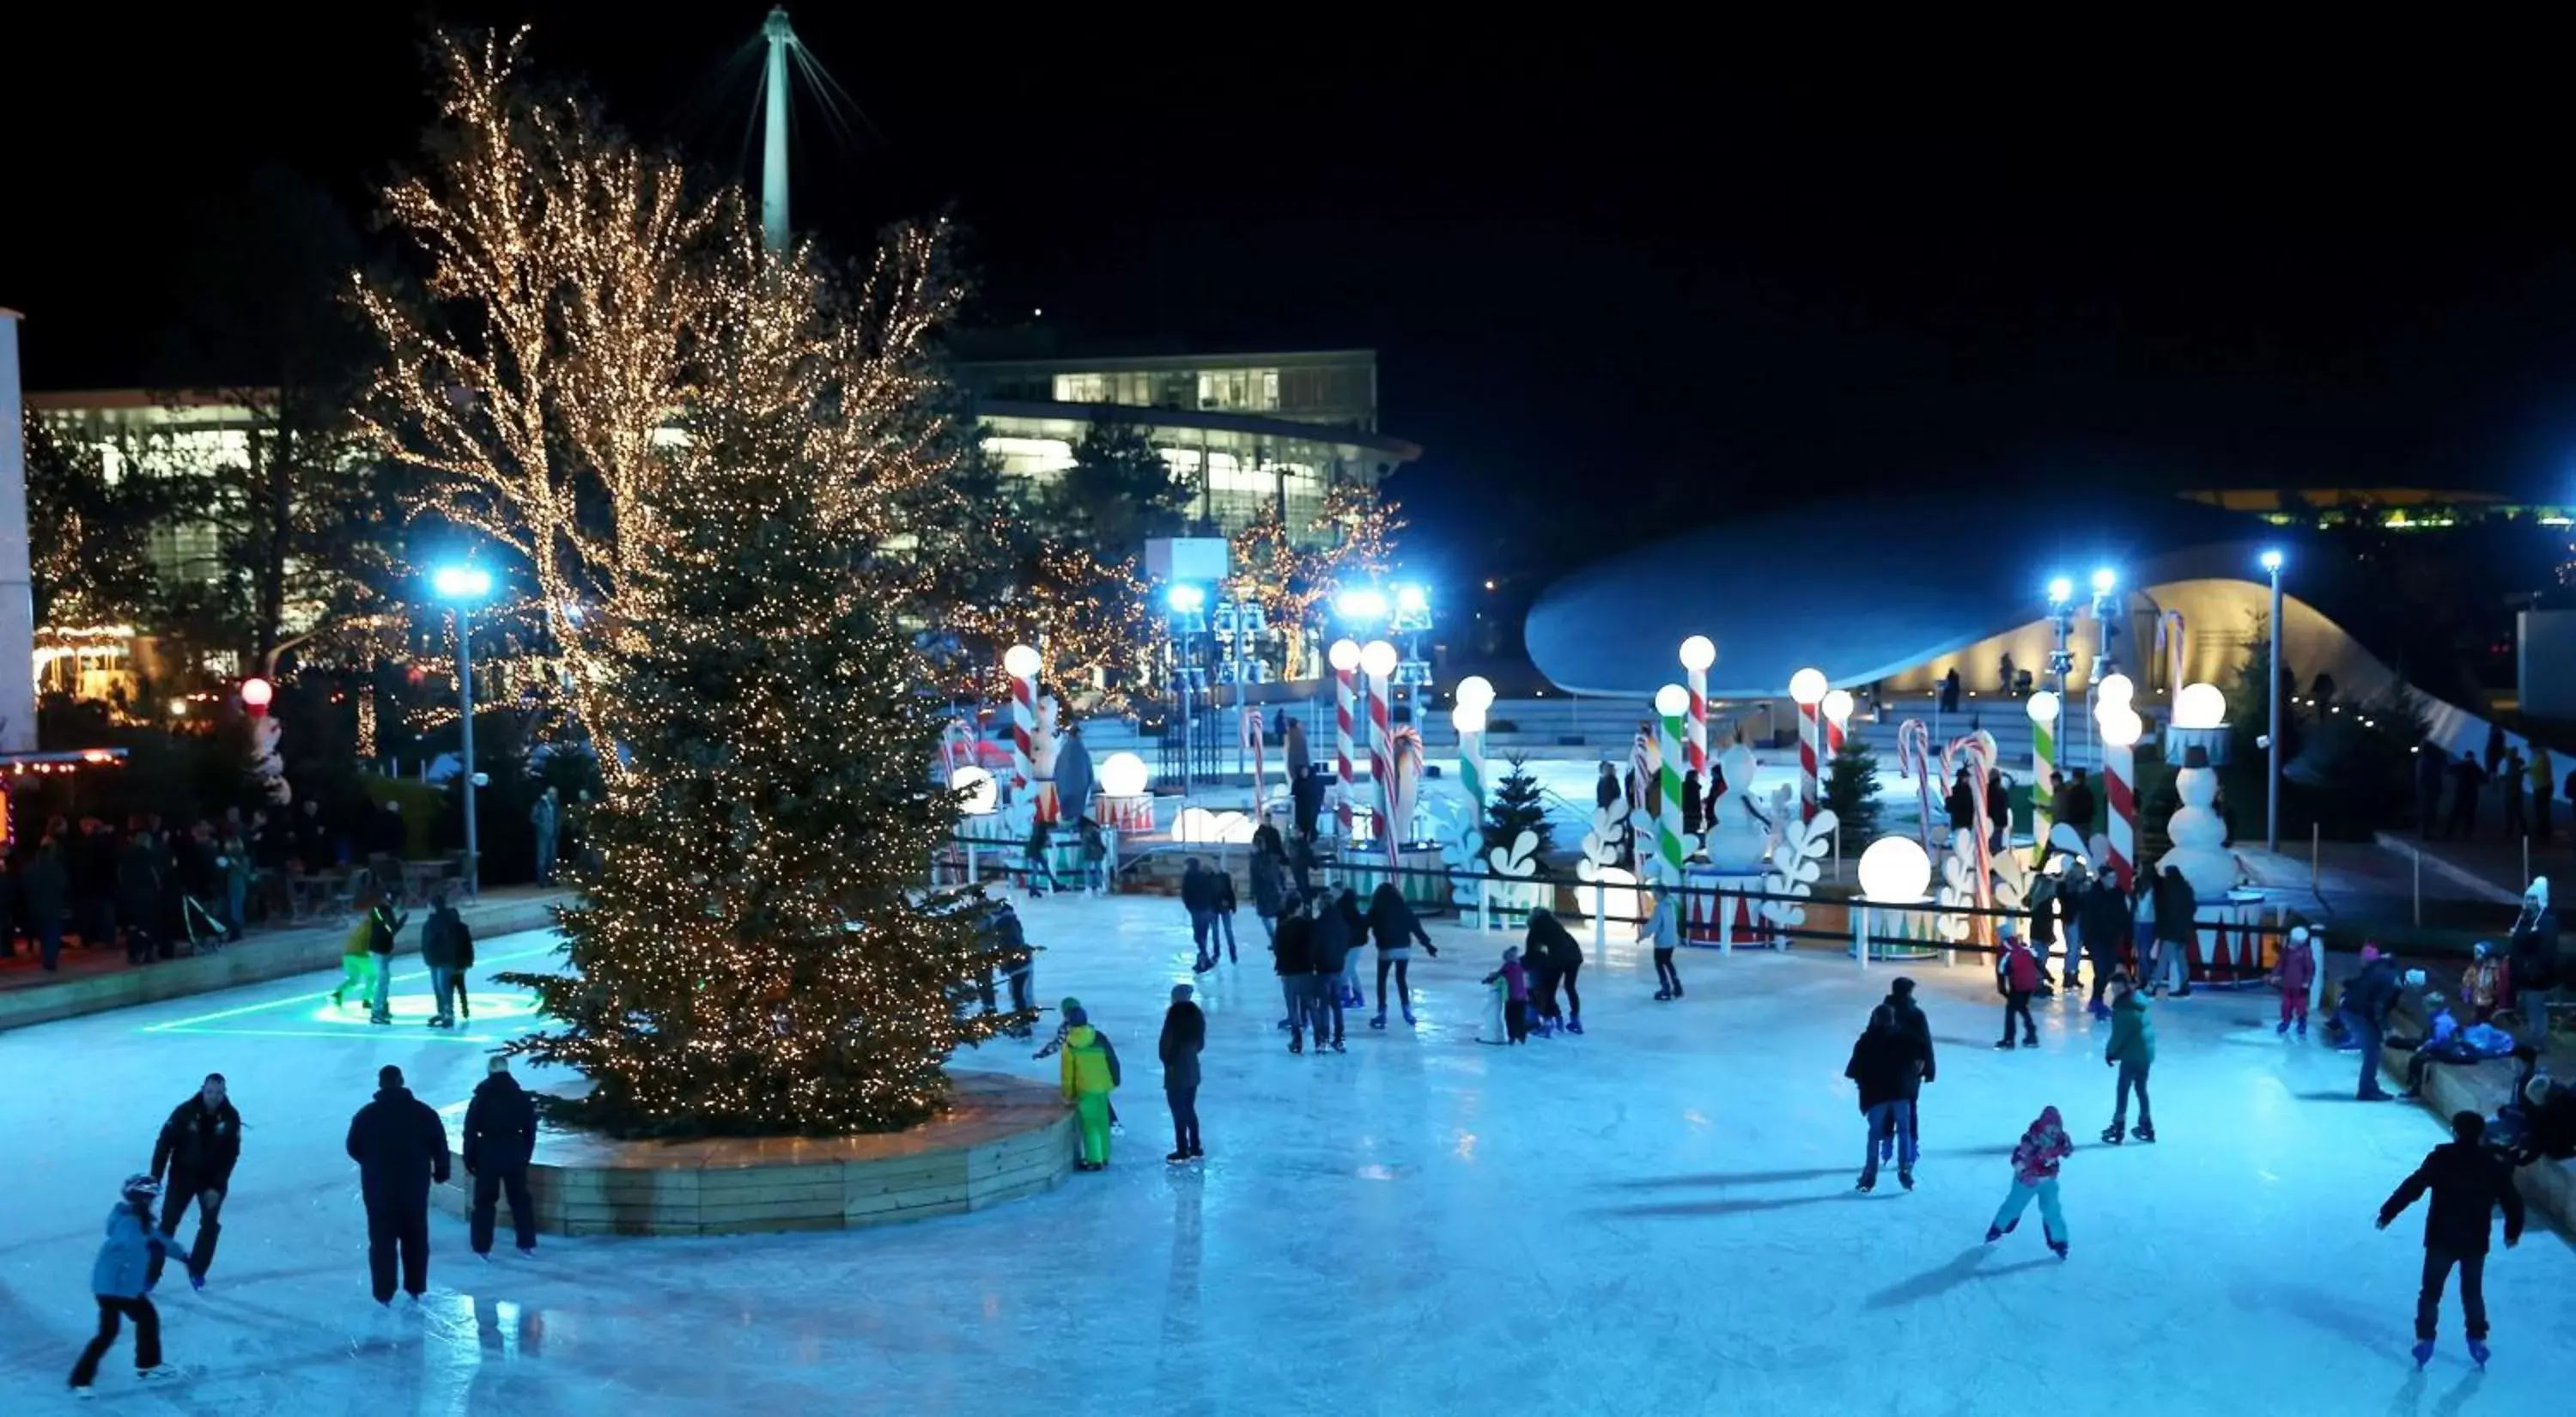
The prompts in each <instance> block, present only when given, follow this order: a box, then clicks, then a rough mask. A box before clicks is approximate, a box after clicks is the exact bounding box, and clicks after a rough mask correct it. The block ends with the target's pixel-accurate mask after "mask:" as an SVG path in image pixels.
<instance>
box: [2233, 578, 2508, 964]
mask: <svg viewBox="0 0 2576 1417" xmlns="http://www.w3.org/2000/svg"><path fill="white" fill-rule="evenodd" d="M2263 574H2265V575H2267V576H2269V577H2271V578H2272V662H2271V668H2272V672H2271V674H2270V676H2269V677H2270V679H2271V681H2272V682H2271V683H2270V684H2268V685H2266V686H2265V687H2264V690H2263V698H2264V700H2265V702H2267V703H2269V704H2270V705H2271V712H2270V715H2269V717H2270V719H2271V722H2270V725H2269V726H2268V728H2267V729H2266V730H2265V731H2266V732H2268V733H2269V734H2270V735H2271V742H2270V743H2269V744H2268V745H2267V747H2268V750H2269V752H2270V754H2271V756H2270V757H2269V759H2267V761H2266V766H2265V769H2264V770H2265V771H2266V772H2268V773H2269V774H2270V776H2269V777H2268V778H2266V779H2265V781H2264V787H2263V849H2264V850H2266V851H2278V850H2280V849H2281V553H2280V552H2279V551H2277V550H2274V551H2266V552H2264V553H2263ZM2544 790H2545V789H2544ZM2548 809H2549V807H2548V804H2547V803H2545V802H2544V803H2542V804H2541V810H2542V811H2544V812H2545V811H2547V810H2548ZM2319 972H2320V973H2322V972H2323V971H2319Z"/></svg>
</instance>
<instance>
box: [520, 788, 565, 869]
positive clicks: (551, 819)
mask: <svg viewBox="0 0 2576 1417" xmlns="http://www.w3.org/2000/svg"><path fill="white" fill-rule="evenodd" d="M528 825H529V827H530V828H532V829H533V830H534V833H535V836H536V844H537V884H538V885H541V886H550V885H553V884H554V880H555V841H556V837H557V834H558V833H560V832H561V831H562V830H563V794H562V793H561V792H560V791H558V790H556V789H555V788H553V787H548V788H547V789H546V790H545V791H544V792H542V793H540V794H538V797H537V804H536V805H535V806H533V807H530V808H529V809H528Z"/></svg>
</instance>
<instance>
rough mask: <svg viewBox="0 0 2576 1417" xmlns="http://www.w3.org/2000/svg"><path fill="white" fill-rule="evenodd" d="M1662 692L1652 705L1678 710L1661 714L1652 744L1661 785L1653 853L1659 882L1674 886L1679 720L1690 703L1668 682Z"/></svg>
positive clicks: (1678, 865) (1678, 860)
mask: <svg viewBox="0 0 2576 1417" xmlns="http://www.w3.org/2000/svg"><path fill="white" fill-rule="evenodd" d="M1664 694H1665V695H1667V696H1670V697H1668V698H1666V699H1664V700H1662V701H1659V702H1658V703H1657V704H1656V707H1657V708H1659V709H1660V708H1665V707H1677V708H1680V709H1681V710H1682V712H1681V713H1667V714H1665V715H1664V716H1663V732H1662V734H1661V736H1660V737H1659V738H1658V739H1657V740H1656V744H1655V747H1656V757H1657V759H1658V762H1657V765H1656V766H1657V773H1656V781H1658V782H1661V783H1662V784H1663V787H1664V801H1663V810H1661V811H1659V812H1657V813H1656V814H1655V856H1656V860H1657V862H1658V864H1659V868H1660V871H1661V879H1662V880H1663V882H1664V883H1665V884H1666V885H1670V886H1676V887H1677V886H1679V885H1680V884H1681V883H1682V767H1683V764H1684V762H1685V761H1686V755H1687V753H1688V749H1687V748H1686V747H1685V746H1684V742H1685V734H1684V727H1683V724H1684V720H1685V718H1686V717H1687V716H1688V714H1689V711H1690V705H1689V700H1688V699H1687V697H1684V696H1682V695H1674V694H1673V691H1672V689H1671V687H1670V686H1667V687H1666V688H1665V689H1664ZM1670 698H1682V699H1683V701H1682V702H1681V703H1680V704H1677V705H1676V704H1672V703H1671V702H1670Z"/></svg>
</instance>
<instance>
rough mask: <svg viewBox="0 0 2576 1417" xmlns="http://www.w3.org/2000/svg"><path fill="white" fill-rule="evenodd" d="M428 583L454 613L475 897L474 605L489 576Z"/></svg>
mask: <svg viewBox="0 0 2576 1417" xmlns="http://www.w3.org/2000/svg"><path fill="white" fill-rule="evenodd" d="M430 584H431V585H432V586H433V587H435V588H436V589H437V591H438V595H439V598H440V599H442V600H444V601H446V602H447V603H448V605H449V606H450V607H452V608H453V609H454V610H455V611H456V705H457V714H458V717H457V724H458V728H459V730H460V731H461V733H462V734H463V740H464V741H463V751H464V755H465V893H466V894H467V895H469V896H479V895H481V894H482V893H483V854H482V846H481V839H480V837H479V835H478V833H477V832H476V830H475V826H474V605H475V602H477V601H479V600H481V599H483V597H485V596H487V595H490V594H491V593H492V573H491V572H489V571H486V570H484V569H483V568H481V567H479V566H442V567H440V568H439V569H438V572H437V574H436V575H434V576H432V577H431V578H430Z"/></svg>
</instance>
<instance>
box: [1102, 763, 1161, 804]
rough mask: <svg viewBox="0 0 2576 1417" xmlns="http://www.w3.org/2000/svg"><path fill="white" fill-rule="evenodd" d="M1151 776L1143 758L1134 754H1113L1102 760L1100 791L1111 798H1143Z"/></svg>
mask: <svg viewBox="0 0 2576 1417" xmlns="http://www.w3.org/2000/svg"><path fill="white" fill-rule="evenodd" d="M1150 775H1151V774H1149V773H1148V772H1147V771H1146V769H1145V760H1144V759H1143V758H1140V757H1138V756H1136V755H1135V754H1134V753H1112V754H1110V755H1109V756H1108V757H1105V758H1103V759H1101V760H1100V791H1101V792H1102V794H1103V795H1105V796H1110V797H1142V796H1144V795H1145V781H1146V779H1147V778H1148V777H1149V776H1150Z"/></svg>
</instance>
